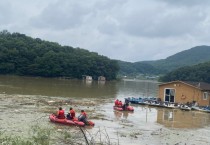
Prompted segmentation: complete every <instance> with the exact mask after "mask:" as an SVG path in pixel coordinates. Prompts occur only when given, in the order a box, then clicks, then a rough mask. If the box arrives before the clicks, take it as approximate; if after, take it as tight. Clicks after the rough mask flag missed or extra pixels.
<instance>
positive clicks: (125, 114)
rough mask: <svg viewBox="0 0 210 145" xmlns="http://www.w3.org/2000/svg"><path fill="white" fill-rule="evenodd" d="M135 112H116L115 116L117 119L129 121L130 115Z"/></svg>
mask: <svg viewBox="0 0 210 145" xmlns="http://www.w3.org/2000/svg"><path fill="white" fill-rule="evenodd" d="M133 113H134V112H129V111H116V110H114V115H115V118H116V119H121V118H125V119H127V118H128V116H129V114H133Z"/></svg>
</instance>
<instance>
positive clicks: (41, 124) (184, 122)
mask: <svg viewBox="0 0 210 145" xmlns="http://www.w3.org/2000/svg"><path fill="white" fill-rule="evenodd" d="M156 91H157V82H144V81H132V80H128V81H120V82H105V83H98V82H84V81H78V80H59V79H45V78H28V77H15V76H0V112H1V113H0V124H1V126H0V141H1V143H2V144H4V142H6V141H7V140H13V141H16V142H17V144H18V143H19V144H29V145H30V143H31V144H33V143H34V142H38V143H39V144H61V145H62V144H63V145H65V144H84V145H85V144H86V141H85V138H84V136H83V134H82V132H81V130H80V129H79V128H78V127H75V126H64V125H60V124H55V123H52V122H50V121H49V115H50V114H51V113H55V112H56V111H57V109H58V107H60V106H62V107H63V108H64V109H65V111H66V112H67V111H68V110H69V108H70V107H73V108H74V109H75V111H76V116H78V115H79V112H80V110H81V109H84V110H85V111H86V112H87V114H88V118H89V119H90V120H92V121H93V122H95V126H94V127H84V128H83V130H84V132H85V133H86V135H87V139H88V141H89V143H90V144H91V143H92V144H97V143H100V142H103V144H116V145H118V144H119V145H126V144H130V145H175V144H176V145H185V144H186V145H197V144H200V145H206V144H210V139H209V134H210V114H209V113H203V112H197V111H182V110H179V109H167V108H155V107H148V106H146V105H145V106H141V105H132V106H133V107H134V112H121V111H114V110H113V104H114V103H113V102H114V100H115V99H116V98H118V99H121V100H122V101H124V98H125V97H138V96H150V97H155V96H156ZM11 138H12V139H11ZM41 141H43V142H41Z"/></svg>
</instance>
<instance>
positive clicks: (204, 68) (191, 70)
mask: <svg viewBox="0 0 210 145" xmlns="http://www.w3.org/2000/svg"><path fill="white" fill-rule="evenodd" d="M175 80H182V81H195V82H207V83H210V61H209V62H205V63H200V64H197V65H194V66H185V67H182V68H179V69H176V70H175V71H172V72H170V73H167V74H166V75H164V76H162V77H160V81H163V82H167V81H175Z"/></svg>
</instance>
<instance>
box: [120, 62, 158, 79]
mask: <svg viewBox="0 0 210 145" xmlns="http://www.w3.org/2000/svg"><path fill="white" fill-rule="evenodd" d="M118 63H119V66H120V72H119V73H120V74H121V75H130V76H135V75H138V74H153V75H157V74H160V73H162V70H160V69H157V68H155V67H154V66H152V65H150V64H146V63H142V62H135V63H131V62H125V61H118Z"/></svg>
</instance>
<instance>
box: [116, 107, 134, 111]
mask: <svg viewBox="0 0 210 145" xmlns="http://www.w3.org/2000/svg"><path fill="white" fill-rule="evenodd" d="M113 109H114V110H118V111H134V108H133V107H132V106H127V107H126V108H125V110H123V107H120V106H113Z"/></svg>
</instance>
